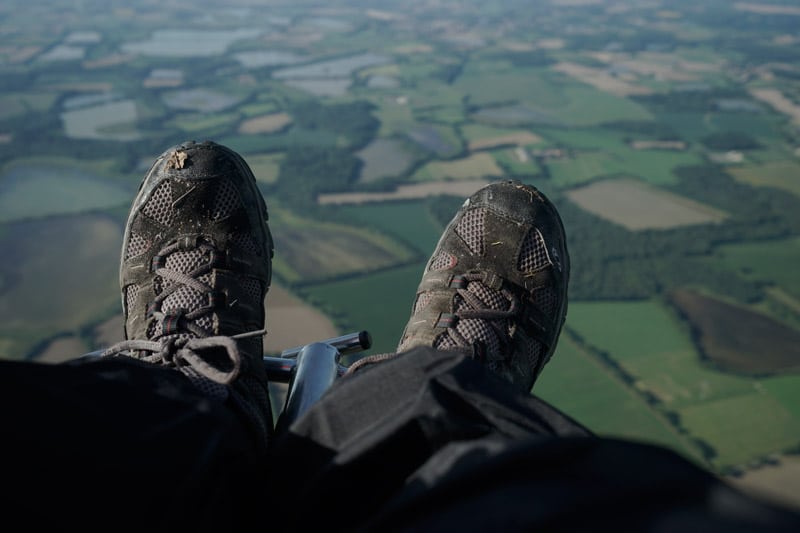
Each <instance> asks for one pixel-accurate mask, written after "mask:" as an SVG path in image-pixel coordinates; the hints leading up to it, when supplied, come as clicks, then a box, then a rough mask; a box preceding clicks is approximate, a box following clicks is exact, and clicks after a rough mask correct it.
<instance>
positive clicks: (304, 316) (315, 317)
mask: <svg viewBox="0 0 800 533" xmlns="http://www.w3.org/2000/svg"><path fill="white" fill-rule="evenodd" d="M265 305H266V309H267V336H266V337H264V353H280V352H282V351H283V350H285V349H287V348H293V347H295V346H300V345H303V344H308V343H309V342H315V341H321V340H325V339H330V338H331V337H336V336H337V335H339V331H338V330H337V329H336V326H334V324H333V322H332V321H331V319H330V318H328V317H327V316H326V315H325V314H324V313H322V312H321V311H319V310H318V309H316V308H314V307H313V306H311V305H309V304H307V303H305V302H304V301H303V300H301V299H300V298H298V297H297V296H295V295H293V294H292V293H290V292H289V291H287V290H286V289H285V288H284V287H282V286H280V285H276V284H274V283H273V284H272V287H270V289H269V292H268V293H267V298H266V300H265Z"/></svg>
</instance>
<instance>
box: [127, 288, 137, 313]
mask: <svg viewBox="0 0 800 533" xmlns="http://www.w3.org/2000/svg"><path fill="white" fill-rule="evenodd" d="M138 295H139V286H138V285H128V286H127V287H125V315H127V314H128V310H129V309H133V308H134V305H135V304H136V297H137V296H138Z"/></svg>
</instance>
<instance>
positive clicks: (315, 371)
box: [282, 342, 340, 426]
mask: <svg viewBox="0 0 800 533" xmlns="http://www.w3.org/2000/svg"><path fill="white" fill-rule="evenodd" d="M339 356H340V353H339V350H337V349H336V348H335V347H334V346H332V345H330V344H328V343H323V342H315V343H313V344H307V345H306V346H304V347H303V348H302V349H301V350H300V352H299V353H298V354H297V365H296V367H295V374H294V377H293V378H292V381H291V383H290V385H289V393H288V395H287V398H286V407H285V408H284V410H283V415H282V417H283V418H284V419H285V420H284V421H283V423H284V424H286V425H287V426H288V425H289V424H291V423H292V422H294V421H295V420H297V419H298V418H299V417H300V416H301V415H302V414H303V413H305V412H306V411H307V410H308V409H309V408H310V407H311V406H312V405H314V403H315V402H316V401H317V400H319V399H320V398H321V397H322V395H323V394H325V392H326V391H327V390H328V389H329V388H330V386H331V385H333V382H334V381H335V380H336V378H337V377H338V372H339Z"/></svg>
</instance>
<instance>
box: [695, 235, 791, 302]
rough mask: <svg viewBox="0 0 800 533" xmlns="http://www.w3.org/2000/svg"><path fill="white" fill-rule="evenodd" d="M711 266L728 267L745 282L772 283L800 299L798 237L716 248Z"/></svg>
mask: <svg viewBox="0 0 800 533" xmlns="http://www.w3.org/2000/svg"><path fill="white" fill-rule="evenodd" d="M708 261H713V262H714V264H717V265H721V266H723V267H725V268H728V269H730V270H732V271H734V272H736V273H737V274H739V275H741V276H743V277H744V278H746V279H751V280H757V281H762V282H765V283H775V284H777V285H778V286H779V287H781V288H782V289H785V290H786V291H788V292H790V293H791V294H793V295H794V296H795V297H796V298H800V276H798V274H797V268H796V265H799V264H800V238H796V237H793V238H790V239H781V240H775V241H763V242H752V243H740V244H725V245H722V246H719V247H718V248H717V249H716V250H715V252H714V256H713V259H709V260H708Z"/></svg>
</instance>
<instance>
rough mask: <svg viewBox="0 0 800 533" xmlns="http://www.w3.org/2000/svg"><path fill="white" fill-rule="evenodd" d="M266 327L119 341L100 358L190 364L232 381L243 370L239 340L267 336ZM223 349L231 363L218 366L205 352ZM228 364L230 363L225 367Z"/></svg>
mask: <svg viewBox="0 0 800 533" xmlns="http://www.w3.org/2000/svg"><path fill="white" fill-rule="evenodd" d="M265 333H266V331H265V330H257V331H251V332H247V333H242V334H239V335H233V336H230V337H226V336H222V335H218V336H214V337H203V338H194V337H188V338H187V337H177V338H175V337H173V338H164V339H160V340H145V339H130V340H124V341H120V342H118V343H116V344H114V345H113V346H111V347H109V348H108V349H106V350H105V351H104V352H103V353H101V354H100V357H112V356H116V355H126V356H128V357H132V358H134V359H138V360H140V361H144V362H147V363H154V364H160V365H163V366H167V367H172V368H180V367H184V366H190V367H192V368H193V369H194V370H195V371H197V373H198V374H200V375H202V376H204V377H206V378H208V379H210V380H212V381H215V382H217V383H221V384H223V385H229V384H231V383H233V382H234V381H235V380H236V378H237V377H239V373H240V372H241V370H242V356H241V354H240V353H239V347H238V346H237V345H236V340H237V339H243V338H246V337H255V336H259V335H264V334H265ZM220 348H222V349H224V350H225V354H226V355H227V362H228V363H229V365H221V364H218V365H216V366H215V364H214V363H212V362H211V361H210V360H209V359H206V358H204V357H203V353H204V352H207V353H208V354H209V355H211V354H215V355H216V354H218V353H219V351H220ZM225 366H229V367H228V368H225Z"/></svg>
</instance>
